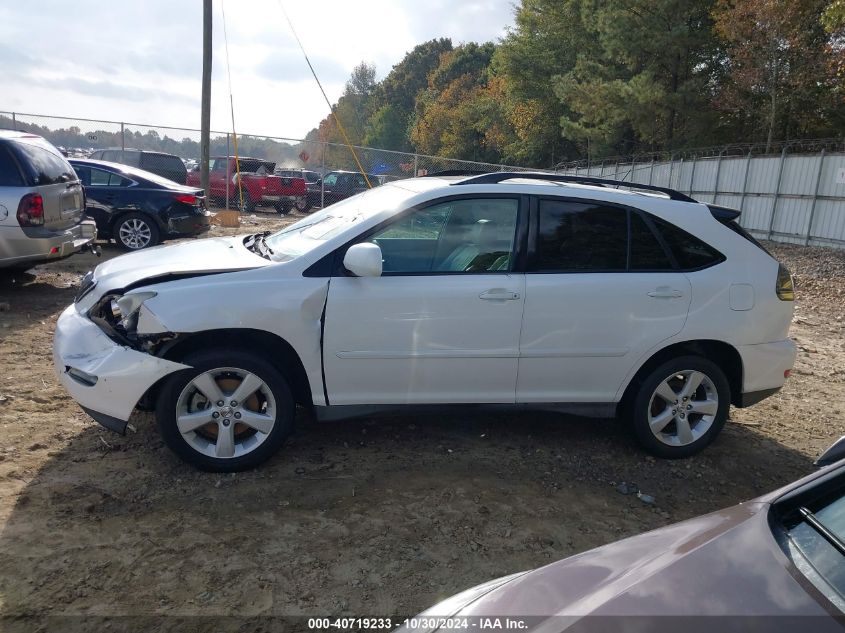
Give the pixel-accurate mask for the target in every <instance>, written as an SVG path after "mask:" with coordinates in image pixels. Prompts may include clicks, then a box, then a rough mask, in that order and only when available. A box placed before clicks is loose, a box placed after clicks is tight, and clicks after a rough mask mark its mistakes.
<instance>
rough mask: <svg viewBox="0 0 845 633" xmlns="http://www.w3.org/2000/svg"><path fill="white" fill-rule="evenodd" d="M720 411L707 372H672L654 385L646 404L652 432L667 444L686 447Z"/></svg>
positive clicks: (703, 431) (717, 399) (698, 437)
mask: <svg viewBox="0 0 845 633" xmlns="http://www.w3.org/2000/svg"><path fill="white" fill-rule="evenodd" d="M718 411H719V393H718V391H717V389H716V385H715V384H714V382H713V380H712V379H711V378H710V377H709V376H707V374H705V373H703V372H701V371H696V370H683V371H678V372H674V373H672V375H671V376H668V377H667V378H666V379H665V380H663V381H662V382H660V383H659V384H658V385H657V388H656V389H655V390H654V393H653V394H652V396H651V399H650V400H649V405H648V425H649V428H650V429H651V432H652V434H653V435H654V437H656V438H657V439H658V440H659V441H660V442H662V443H663V444H666V445H667V446H687V445H689V444H692V443H693V442H695V441H696V440H698V439H700V438H701V437H702V436H704V435H705V434H706V433H707V431H708V430H710V427H711V426H712V425H713V422H714V421H715V419H716V415H717V413H718Z"/></svg>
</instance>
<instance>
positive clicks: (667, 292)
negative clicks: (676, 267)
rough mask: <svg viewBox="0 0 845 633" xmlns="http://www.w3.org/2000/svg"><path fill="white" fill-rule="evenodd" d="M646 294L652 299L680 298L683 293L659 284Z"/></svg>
mask: <svg viewBox="0 0 845 633" xmlns="http://www.w3.org/2000/svg"><path fill="white" fill-rule="evenodd" d="M648 296H649V297H652V298H653V299H680V298H681V297H683V296H684V293H683V292H681V291H680V290H675V289H674V288H669V287H668V286H661V287H660V288H655V289H654V290H652V291H651V292H649V293H648Z"/></svg>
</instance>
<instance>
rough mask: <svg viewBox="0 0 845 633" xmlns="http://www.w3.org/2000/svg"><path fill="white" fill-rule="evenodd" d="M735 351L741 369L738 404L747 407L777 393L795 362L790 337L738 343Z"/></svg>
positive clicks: (793, 346) (793, 344)
mask: <svg viewBox="0 0 845 633" xmlns="http://www.w3.org/2000/svg"><path fill="white" fill-rule="evenodd" d="M737 350H738V351H739V355H740V356H741V357H742V372H743V380H742V396H741V397H740V398H739V400H740V403H741V404H740V406H750V405H752V404H755V403H757V402H759V401H760V400H763V399H764V398H767V397H768V396H770V395H772V394H773V393H775V392H777V391H778V390H779V389H780V388H781V387H783V385H784V383H785V382H786V377H787V372H788V371H789V370H791V369H792V366H793V365H794V364H795V357H796V349H795V343H794V342H793V341H792V340H791V339H785V340H783V341H775V342H773V343H760V344H758V345H740V346H738V347H737ZM746 403H747V404H746Z"/></svg>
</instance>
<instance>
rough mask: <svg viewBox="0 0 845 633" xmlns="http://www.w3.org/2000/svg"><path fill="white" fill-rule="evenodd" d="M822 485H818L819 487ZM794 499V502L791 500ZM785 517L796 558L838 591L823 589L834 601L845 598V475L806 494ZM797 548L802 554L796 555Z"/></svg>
mask: <svg viewBox="0 0 845 633" xmlns="http://www.w3.org/2000/svg"><path fill="white" fill-rule="evenodd" d="M816 488H818V489H816ZM790 503H791V502H790ZM793 505H795V506H797V507H794V508H793V509H791V510H790V511H789V512H788V513H787V514H786V516H785V517H784V527H785V528H786V534H787V536H788V539H789V541H788V544H789V546H790V549H792V550H793V556H792V558H793V561H794V562H796V564H797V566H798V568H799V569H800V570H801V571H802V572H803V573H804V575H805V576H808V578H809V579H810V580H811V581H815V580H818V579H823V581H824V584H825V585H826V586H828V587H830V588H831V589H833V591H835V592H836V595H835V596H833V595H831V594H829V593H828V592H827V591H824V589H823V588H822V586H819V585H818V583H817V582H814V584H816V585H817V586H819V588H820V589H822V591H823V593H825V594H826V595H828V597H829V598H831V599H832V600H833V601H834V602H837V603H839V604H843V600H845V476H839V477H836V478H835V479H833V480H832V481H829V482H824V483H823V484H822V485H820V486H817V487H815V488H814V489H812V490H811V491H809V492H807V493H805V494H803V495H802V497H801V498H800V499H799V501H798V502H797V503H795V504H793ZM794 550H797V552H800V554H801V557H799V558H796V557H795V556H794Z"/></svg>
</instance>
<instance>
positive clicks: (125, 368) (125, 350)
mask: <svg viewBox="0 0 845 633" xmlns="http://www.w3.org/2000/svg"><path fill="white" fill-rule="evenodd" d="M53 365H54V366H55V370H56V375H57V376H58V378H59V381H60V382H61V383H62V385H64V387H65V389H67V390H68V392H69V393H70V395H71V396H72V397H73V399H74V400H76V401H77V402H78V403H79V404H80V406H81V407H82V408H83V409H84V410H85V411H86V412H88V413H89V415H91V417H93V418H94V419H95V420H97V421H98V422H100V424H102V425H103V426H105V427H106V428H109V429H111V430H114V431H117V432H119V433H120V432H123V431H125V423H126V421H128V420H129V416H130V415H131V414H132V410H133V409H134V408H135V405H136V404H137V403H138V401H139V400H140V399H141V396H143V395H144V394H145V393H146V392H147V390H148V389H149V388H150V387H151V386H153V385H154V384H155V383H156V382H157V381H158V380H159V379H161V378H163V377H164V376H167V375H169V374H172V373H173V372H176V371H179V370H180V369H185V368H186V366H185V365H181V364H179V363H174V362H171V361H168V360H164V359H163V358H156V357H155V356H150V355H149V354H145V353H143V352H139V351H137V350H134V349H131V348H129V347H124V346H122V345H118V344H117V343H115V342H114V341H112V340H111V339H110V338H109V337H107V336H106V335H105V334H104V333H103V331H102V330H100V328H98V327H97V326H96V325H95V324H94V323H92V322H91V321H90V320H89V319H88V318H87V317H85V316H84V315H82V314H80V313H79V312H78V311H77V310H76V306H75V305H72V306H70V307H68V308H67V309H66V310H65V311H64V312H62V314H61V316H60V317H59V320H58V322H57V323H56V333H55V335H54V338H53Z"/></svg>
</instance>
